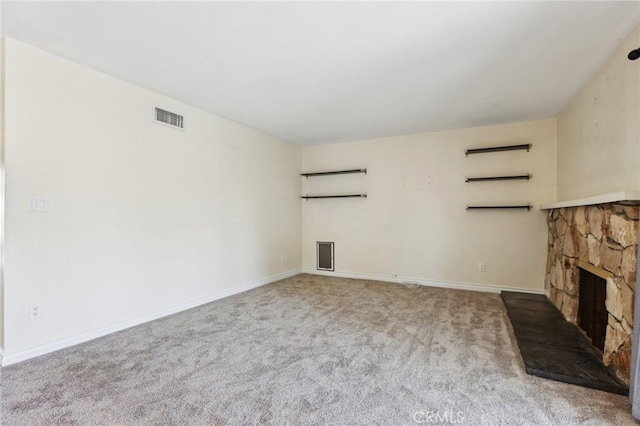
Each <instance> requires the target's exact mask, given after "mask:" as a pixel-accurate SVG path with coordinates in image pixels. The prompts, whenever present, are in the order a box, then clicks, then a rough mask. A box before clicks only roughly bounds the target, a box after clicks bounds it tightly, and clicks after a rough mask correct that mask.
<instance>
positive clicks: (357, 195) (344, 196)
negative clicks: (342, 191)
mask: <svg viewBox="0 0 640 426" xmlns="http://www.w3.org/2000/svg"><path fill="white" fill-rule="evenodd" d="M301 198H304V199H306V200H308V199H310V198H367V194H347V195H303V196H302V197H301Z"/></svg>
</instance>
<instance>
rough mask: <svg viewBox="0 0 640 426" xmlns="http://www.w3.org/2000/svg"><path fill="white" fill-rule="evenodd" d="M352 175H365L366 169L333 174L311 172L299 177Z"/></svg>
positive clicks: (334, 172)
mask: <svg viewBox="0 0 640 426" xmlns="http://www.w3.org/2000/svg"><path fill="white" fill-rule="evenodd" d="M352 173H364V174H365V175H366V174H367V169H352V170H337V171H333V172H313V173H302V174H301V176H304V177H306V178H309V177H310V176H331V175H348V174H352Z"/></svg>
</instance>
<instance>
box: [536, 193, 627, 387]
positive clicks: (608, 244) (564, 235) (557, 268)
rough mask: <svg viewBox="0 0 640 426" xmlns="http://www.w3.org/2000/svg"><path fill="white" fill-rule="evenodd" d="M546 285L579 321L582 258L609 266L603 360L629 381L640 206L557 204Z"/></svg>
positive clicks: (571, 317)
mask: <svg viewBox="0 0 640 426" xmlns="http://www.w3.org/2000/svg"><path fill="white" fill-rule="evenodd" d="M547 223H548V225H549V255H548V258H547V275H546V279H545V288H546V291H547V293H548V294H549V298H550V299H551V301H552V302H553V303H554V304H555V305H556V306H557V307H558V308H559V309H560V310H561V311H562V313H563V314H564V316H565V317H566V318H567V320H568V321H571V322H572V323H574V324H575V323H577V316H578V292H579V290H580V287H579V277H580V273H579V269H578V261H579V260H582V261H583V262H587V263H590V264H591V265H593V266H595V267H598V268H601V269H605V270H607V271H609V272H611V273H612V274H613V277H611V278H607V299H606V307H607V311H608V312H609V319H608V325H607V332H606V338H605V347H604V354H603V361H604V363H605V364H606V365H608V366H610V367H612V368H613V370H614V371H615V372H616V374H617V375H618V377H620V379H622V380H624V381H625V382H626V383H628V382H629V370H630V365H631V337H632V334H633V302H634V294H635V289H636V256H637V252H638V206H637V205H633V206H632V205H623V204H617V203H610V204H599V205H595V206H579V207H566V208H560V209H553V210H550V211H549V215H548V217H547Z"/></svg>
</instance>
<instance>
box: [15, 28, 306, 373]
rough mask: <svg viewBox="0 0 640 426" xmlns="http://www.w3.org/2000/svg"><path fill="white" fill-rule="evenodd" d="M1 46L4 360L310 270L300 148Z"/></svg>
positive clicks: (25, 49)
mask: <svg viewBox="0 0 640 426" xmlns="http://www.w3.org/2000/svg"><path fill="white" fill-rule="evenodd" d="M5 59H6V64H5V65H6V74H5V77H6V99H5V100H6V121H5V130H6V139H5V148H6V201H7V210H6V229H7V232H6V254H5V362H14V361H17V360H19V359H23V358H26V357H29V356H33V355H37V354H38V353H42V352H46V351H48V350H52V349H56V348H57V347H60V346H64V345H65V344H71V343H75V342H77V341H79V340H82V339H84V338H88V337H93V336H97V335H100V334H104V333H106V332H108V331H113V330H115V329H118V328H120V327H123V326H126V325H131V324H133V323H136V322H138V321H142V320H145V319H150V318H153V317H155V316H158V315H162V314H166V313H169V312H172V311H173V310H176V309H180V308H184V307H185V306H191V305H196V304H198V303H202V302H203V301H206V300H211V299H215V298H217V297H220V296H223V295H227V294H231V293H234V292H237V291H241V290H243V289H246V288H248V287H251V286H252V285H256V284H259V283H264V282H265V281H268V280H269V279H271V278H272V277H275V276H278V274H283V273H286V272H287V271H294V272H295V271H296V270H298V268H299V266H300V263H301V261H300V240H301V235H300V229H301V217H300V201H299V196H300V179H299V173H300V155H301V151H300V148H298V147H296V146H294V145H292V144H289V143H286V142H283V141H279V140H276V139H275V138H272V137H270V136H267V135H265V134H262V133H259V132H257V131H254V130H252V129H249V128H246V127H243V126H241V125H238V124H236V123H233V122H230V121H227V120H224V119H222V118H219V117H216V116H214V115H211V114H208V113H205V112H203V111H201V110H198V109H195V108H192V107H189V106H187V105H185V104H183V103H180V102H177V101H175V100H172V99H169V98H167V97H164V96H161V95H159V94H156V93H153V92H150V91H148V90H144V89H142V88H139V87H136V86H133V85H130V84H127V83H124V82H122V81H119V80H117V79H114V78H111V77H109V76H106V75H104V74H101V73H98V72H96V71H93V70H91V69H88V68H85V67H82V66H79V65H77V64H74V63H71V62H68V61H66V60H63V59H60V58H58V57H55V56H52V55H50V54H47V53H44V52H42V51H39V50H37V49H34V48H32V47H30V46H27V45H25V44H22V43H20V42H17V41H15V40H11V39H6V45H5ZM158 72H162V70H158ZM185 84H188V82H185ZM156 105H157V106H161V107H164V108H167V109H169V110H173V111H176V112H179V113H181V114H184V115H185V117H186V118H185V123H186V124H185V127H186V130H185V131H184V132H183V131H179V130H176V129H172V128H169V127H166V126H162V125H158V124H155V123H153V122H152V111H153V107H154V106H156ZM29 196H42V197H47V198H48V201H49V211H48V212H46V213H30V212H27V202H28V198H29ZM281 254H283V255H284V262H281V260H280V255H281ZM32 304H39V305H41V310H42V314H41V318H40V319H38V320H31V319H29V307H30V305H32Z"/></svg>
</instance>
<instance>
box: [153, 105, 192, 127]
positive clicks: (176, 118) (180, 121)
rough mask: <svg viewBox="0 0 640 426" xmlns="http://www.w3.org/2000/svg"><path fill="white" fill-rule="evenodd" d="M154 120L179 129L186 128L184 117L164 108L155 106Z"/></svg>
mask: <svg viewBox="0 0 640 426" xmlns="http://www.w3.org/2000/svg"><path fill="white" fill-rule="evenodd" d="M153 121H155V122H156V123H160V124H164V125H167V126H171V127H176V128H178V129H184V117H183V116H182V115H180V114H176V113H175V112H170V111H167V110H164V109H162V108H158V107H156V108H155V111H154V113H153Z"/></svg>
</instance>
